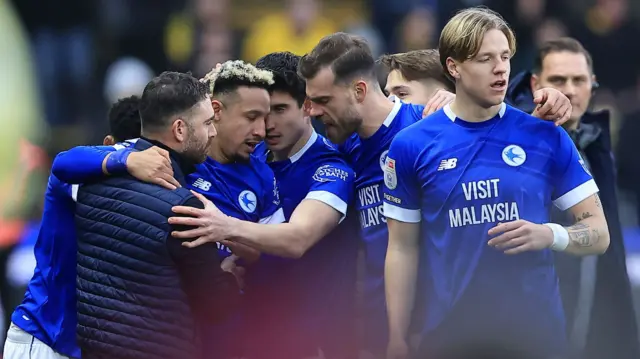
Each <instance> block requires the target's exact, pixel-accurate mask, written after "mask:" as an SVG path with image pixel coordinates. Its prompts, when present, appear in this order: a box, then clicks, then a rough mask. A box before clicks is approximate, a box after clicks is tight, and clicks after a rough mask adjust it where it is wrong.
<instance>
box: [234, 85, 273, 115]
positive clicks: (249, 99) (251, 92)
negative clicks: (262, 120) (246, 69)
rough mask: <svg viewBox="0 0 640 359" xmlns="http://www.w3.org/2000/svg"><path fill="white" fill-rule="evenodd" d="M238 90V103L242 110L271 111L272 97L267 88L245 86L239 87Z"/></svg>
mask: <svg viewBox="0 0 640 359" xmlns="http://www.w3.org/2000/svg"><path fill="white" fill-rule="evenodd" d="M236 92H237V96H238V100H237V103H236V105H237V106H238V108H239V109H240V110H241V111H242V112H247V111H260V112H265V111H267V112H268V111H269V106H270V103H271V99H270V97H269V92H268V91H267V90H266V89H262V88H258V87H244V86H243V87H239V88H238V89H237V90H236Z"/></svg>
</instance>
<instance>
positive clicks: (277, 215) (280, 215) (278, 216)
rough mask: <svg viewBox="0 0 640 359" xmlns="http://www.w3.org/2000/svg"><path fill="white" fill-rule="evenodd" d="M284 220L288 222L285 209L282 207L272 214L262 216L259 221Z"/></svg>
mask: <svg viewBox="0 0 640 359" xmlns="http://www.w3.org/2000/svg"><path fill="white" fill-rule="evenodd" d="M283 222H286V219H285V218H284V211H283V210H282V208H278V210H277V211H275V212H273V214H272V215H270V216H268V217H264V218H261V219H260V220H259V221H258V223H260V224H279V223H283Z"/></svg>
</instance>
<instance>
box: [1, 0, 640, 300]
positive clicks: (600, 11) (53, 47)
mask: <svg viewBox="0 0 640 359" xmlns="http://www.w3.org/2000/svg"><path fill="white" fill-rule="evenodd" d="M476 5H487V6H489V7H490V8H492V9H494V10H496V11H498V12H499V13H501V14H502V15H503V16H504V17H505V18H506V19H507V20H508V21H509V23H510V24H511V25H512V27H513V28H514V29H515V31H516V34H517V39H518V51H517V54H516V56H515V58H514V59H513V61H512V75H515V74H516V73H518V72H520V71H523V70H528V69H530V67H531V66H532V63H533V59H534V57H535V53H536V49H537V47H538V45H539V44H541V43H542V42H544V41H546V40H550V39H554V38H558V37H562V36H572V37H575V38H576V39H578V40H579V41H580V42H582V44H583V45H584V47H585V48H586V49H587V50H588V51H590V53H591V55H592V56H593V62H594V72H595V74H596V76H597V81H598V84H599V86H598V88H597V90H596V92H595V97H594V101H592V106H593V109H594V110H595V109H602V108H607V109H609V110H610V111H611V113H612V120H611V126H612V136H613V138H612V140H613V144H614V147H615V148H616V151H615V161H616V166H617V175H618V179H617V180H618V181H617V182H618V186H619V196H620V198H619V203H620V207H621V208H620V214H621V221H622V222H623V226H624V228H625V242H626V246H627V252H628V257H627V264H628V271H629V275H630V277H631V280H632V283H633V284H634V286H635V288H637V294H638V301H637V304H638V305H640V230H638V224H639V222H640V221H639V218H640V211H639V210H638V203H640V154H639V153H637V152H636V151H637V148H638V146H637V145H636V135H640V65H639V64H640V46H638V43H637V42H636V41H638V39H640V25H639V24H640V22H639V21H638V20H640V1H635V0H265V1H263V0H135V1H132V0H47V1H43V0H0V71H1V72H2V81H0V107H1V108H2V111H0V125H2V128H3V131H1V132H0V149H1V152H0V209H1V210H2V212H1V213H0V214H1V215H0V297H1V298H0V300H1V301H2V303H3V306H4V309H5V311H7V310H8V311H9V312H10V311H11V310H12V309H13V306H14V305H16V304H17V303H19V302H20V300H21V299H22V295H23V293H24V289H23V286H24V285H25V284H26V283H27V281H28V280H29V278H30V277H31V275H32V273H33V254H32V246H33V243H34V241H35V238H36V236H37V229H38V224H39V223H38V221H39V218H40V216H41V211H42V208H41V203H42V196H43V193H44V189H45V186H46V178H47V175H48V171H49V165H50V161H51V159H52V158H53V156H55V154H56V153H57V152H59V151H61V150H64V149H67V148H69V147H72V146H75V145H78V144H87V143H100V142H101V141H102V138H103V137H104V135H105V134H106V132H107V121H106V113H107V109H108V106H109V105H110V104H111V103H113V102H114V101H115V100H116V99H118V98H120V97H124V96H128V95H131V94H138V93H140V92H141V90H142V88H143V87H144V85H145V84H146V83H147V82H148V80H149V79H151V77H153V76H154V75H155V74H158V73H160V72H162V71H164V70H169V69H170V70H178V71H191V72H193V73H194V74H195V75H197V76H201V75H203V74H205V73H206V72H208V71H209V70H210V69H211V68H212V67H213V66H214V65H215V64H216V63H218V62H223V61H225V60H229V59H236V58H239V59H243V60H246V61H252V62H253V61H255V60H256V59H258V58H259V57H260V56H262V55H264V54H266V53H269V52H273V51H282V50H288V51H292V52H294V53H296V54H304V53H305V52H307V51H308V50H310V49H311V48H312V47H313V46H314V45H315V44H316V43H317V41H318V40H319V39H320V38H321V37H322V36H324V35H327V34H329V33H332V32H336V31H346V32H350V33H355V34H359V35H362V36H364V37H366V38H367V39H368V40H369V42H370V44H371V47H372V49H373V51H374V52H375V53H376V54H377V55H381V54H383V53H389V52H404V51H408V50H416V49H427V48H436V47H437V43H438V36H439V33H440V29H441V28H442V26H443V25H444V23H445V22H446V21H447V20H448V19H449V18H450V17H451V15H452V14H453V13H454V12H455V11H457V10H459V9H461V8H464V7H469V6H476ZM638 308H640V306H638Z"/></svg>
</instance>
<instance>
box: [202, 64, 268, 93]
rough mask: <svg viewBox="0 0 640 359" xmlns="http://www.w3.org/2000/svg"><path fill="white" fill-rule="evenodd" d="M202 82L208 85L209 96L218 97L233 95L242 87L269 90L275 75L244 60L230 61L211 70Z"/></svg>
mask: <svg viewBox="0 0 640 359" xmlns="http://www.w3.org/2000/svg"><path fill="white" fill-rule="evenodd" d="M201 81H202V82H203V83H205V84H206V85H207V89H208V91H209V94H211V96H212V97H217V96H220V95H226V94H229V93H232V92H234V91H236V90H237V89H238V88H239V87H242V86H246V87H257V88H261V89H265V90H269V87H270V86H271V85H273V74H272V73H271V71H267V70H261V69H258V68H256V67H255V66H253V65H252V64H250V63H247V62H244V61H242V60H230V61H226V62H224V63H222V65H221V66H220V67H217V68H214V69H213V70H211V71H210V72H209V73H208V74H206V75H205V76H204V78H203V79H202V80H201Z"/></svg>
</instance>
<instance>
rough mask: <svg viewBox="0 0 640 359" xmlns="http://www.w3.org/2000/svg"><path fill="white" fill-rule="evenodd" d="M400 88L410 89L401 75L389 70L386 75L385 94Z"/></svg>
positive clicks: (398, 72) (396, 71)
mask: <svg viewBox="0 0 640 359" xmlns="http://www.w3.org/2000/svg"><path fill="white" fill-rule="evenodd" d="M401 87H410V84H409V81H407V79H405V78H404V76H402V73H400V71H398V70H391V72H389V75H387V84H386V85H385V87H384V89H385V90H386V91H387V92H392V91H394V90H398V89H399V88H401Z"/></svg>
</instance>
